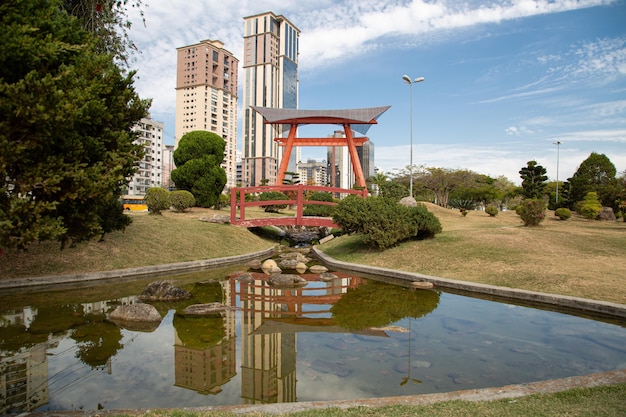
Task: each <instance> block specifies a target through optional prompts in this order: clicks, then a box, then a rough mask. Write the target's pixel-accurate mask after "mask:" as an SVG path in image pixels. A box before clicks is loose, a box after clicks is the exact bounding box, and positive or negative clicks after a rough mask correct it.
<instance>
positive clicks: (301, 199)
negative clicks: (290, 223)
mask: <svg viewBox="0 0 626 417" xmlns="http://www.w3.org/2000/svg"><path fill="white" fill-rule="evenodd" d="M296 204H297V208H296V226H300V225H302V214H303V212H304V185H303V184H298V194H297V196H296Z"/></svg>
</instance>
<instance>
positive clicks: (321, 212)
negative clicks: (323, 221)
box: [302, 191, 333, 217]
mask: <svg viewBox="0 0 626 417" xmlns="http://www.w3.org/2000/svg"><path fill="white" fill-rule="evenodd" d="M309 200H313V201H329V202H330V201H333V195H332V194H331V193H327V192H321V191H317V192H314V193H313V194H311V197H309ZM332 212H333V206H325V205H324V206H321V205H316V204H305V206H304V211H303V212H302V214H303V215H304V216H320V217H331V216H332Z"/></svg>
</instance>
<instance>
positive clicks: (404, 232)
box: [333, 196, 441, 249]
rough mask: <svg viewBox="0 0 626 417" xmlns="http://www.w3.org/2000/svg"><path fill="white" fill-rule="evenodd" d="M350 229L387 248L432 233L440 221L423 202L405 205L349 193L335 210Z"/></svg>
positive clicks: (336, 219)
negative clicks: (412, 205)
mask: <svg viewBox="0 0 626 417" xmlns="http://www.w3.org/2000/svg"><path fill="white" fill-rule="evenodd" d="M333 221H334V222H335V223H337V224H338V225H339V226H341V228H342V229H343V230H344V231H345V232H347V233H361V234H363V237H364V239H363V240H364V242H365V243H366V244H368V245H371V246H374V247H378V248H380V249H385V248H388V247H391V246H393V245H395V244H397V243H398V242H401V241H403V240H407V239H410V238H413V237H415V238H426V237H432V236H434V235H435V234H436V233H439V232H441V223H440V222H439V219H437V218H436V217H435V215H434V214H432V213H431V212H429V211H428V209H426V207H424V206H423V205H417V206H416V207H406V206H403V205H400V204H398V203H397V202H396V201H395V200H393V199H389V198H384V197H369V198H361V197H357V196H348V197H346V198H345V199H343V200H342V201H341V202H340V203H339V205H338V206H337V207H336V208H335V210H334V211H333Z"/></svg>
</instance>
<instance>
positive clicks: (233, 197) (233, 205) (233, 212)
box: [230, 188, 239, 224]
mask: <svg viewBox="0 0 626 417" xmlns="http://www.w3.org/2000/svg"><path fill="white" fill-rule="evenodd" d="M237 191H239V190H237V189H236V188H231V189H230V224H237Z"/></svg>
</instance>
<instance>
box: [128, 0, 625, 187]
mask: <svg viewBox="0 0 626 417" xmlns="http://www.w3.org/2000/svg"><path fill="white" fill-rule="evenodd" d="M266 11H273V12H274V13H276V14H282V15H284V16H285V17H287V18H288V19H289V20H290V21H291V22H292V23H293V24H295V25H296V26H297V27H298V28H299V29H300V30H301V31H302V33H301V37H300V66H299V79H300V91H299V94H300V96H299V100H300V102H299V107H300V108H301V109H324V108H328V109H341V108H358V107H376V106H386V105H390V106H391V108H390V109H389V110H388V111H387V112H386V113H384V114H383V115H382V116H381V117H380V119H379V124H378V125H375V126H373V127H372V128H371V129H370V130H369V132H368V137H369V138H370V139H371V140H372V141H373V142H374V144H375V162H376V166H378V167H380V168H382V169H383V170H384V171H386V172H393V171H394V170H395V169H403V168H405V167H406V166H408V164H409V154H410V152H409V150H410V120H411V119H410V117H411V113H410V87H409V86H408V85H407V84H405V83H404V82H403V81H402V75H403V74H408V75H409V76H411V77H413V78H415V77H420V76H423V77H425V81H424V82H422V83H419V84H415V85H414V86H413V163H414V165H416V166H419V165H424V166H426V167H431V166H434V167H442V168H452V169H470V170H473V171H476V172H479V173H482V174H487V175H490V176H492V177H497V176H500V175H503V176H505V177H507V178H508V179H509V180H511V181H513V182H515V183H519V182H520V181H521V180H520V178H519V173H518V171H519V170H520V169H521V168H522V167H524V166H526V162H527V161H530V160H533V159H534V160H536V161H537V162H538V163H539V164H541V165H543V166H544V167H546V169H547V170H548V175H549V177H550V179H552V180H554V179H556V176H557V146H556V145H555V144H554V143H555V142H556V141H560V142H561V145H560V146H559V147H558V148H559V164H558V168H559V173H558V177H559V180H565V179H567V178H568V177H571V176H572V174H573V173H574V172H575V171H576V169H577V168H578V166H579V165H580V163H581V162H582V161H583V160H585V159H586V158H587V157H588V156H589V154H590V153H591V152H598V153H604V154H606V155H607V156H608V157H609V159H610V160H611V161H612V162H613V164H615V166H616V168H617V170H618V172H623V171H625V170H626V23H625V22H626V0H616V1H612V0H581V1H575V0H563V1H561V0H554V1H542V0H541V1H540V0H521V1H517V0H512V1H500V0H494V1H489V2H486V1H474V0H469V1H463V2H460V1H441V0H434V1H422V0H396V1H381V0H375V1H372V0H342V1H337V0H334V1H333V0H317V1H303V0H280V1H279V0H267V1H265V0H250V1H236V2H235V1H228V0H227V1H224V0H219V1H218V0H204V1H201V2H200V1H198V2H196V1H189V0H148V1H147V6H144V13H145V20H146V23H145V26H144V24H143V23H141V21H140V20H137V21H136V23H135V24H134V25H133V27H132V29H131V31H130V36H131V38H132V39H133V41H135V43H136V45H137V46H138V48H139V50H140V51H141V53H140V54H138V55H136V56H135V62H134V63H133V64H132V67H133V68H134V69H137V70H138V79H137V82H136V86H137V89H138V91H139V93H140V95H141V96H142V97H144V98H152V99H153V105H152V109H151V113H152V117H153V118H155V119H157V120H159V121H162V122H164V123H165V142H166V143H167V144H173V142H174V114H175V103H176V100H175V90H174V88H175V71H176V48H177V47H180V46H185V45H188V44H193V43H197V42H199V41H201V40H204V39H219V40H221V41H223V42H224V43H225V48H226V49H228V50H229V51H231V52H232V53H233V54H234V55H235V56H236V57H238V58H239V59H240V60H243V52H242V51H243V17H244V16H249V15H253V14H257V13H263V12H266ZM240 84H241V83H240ZM240 92H241V88H240ZM240 96H241V95H240ZM335 128H336V127H335V126H323V127H313V126H309V127H304V128H302V129H300V132H299V135H300V136H302V137H305V136H320V135H321V136H325V135H328V134H331V133H332V131H333V130H334V129H335ZM238 136H239V137H238V139H237V140H238V148H241V130H239V132H238ZM307 157H312V158H316V159H319V160H321V159H324V158H325V150H324V149H322V148H303V158H305V159H306V158H307Z"/></svg>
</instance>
